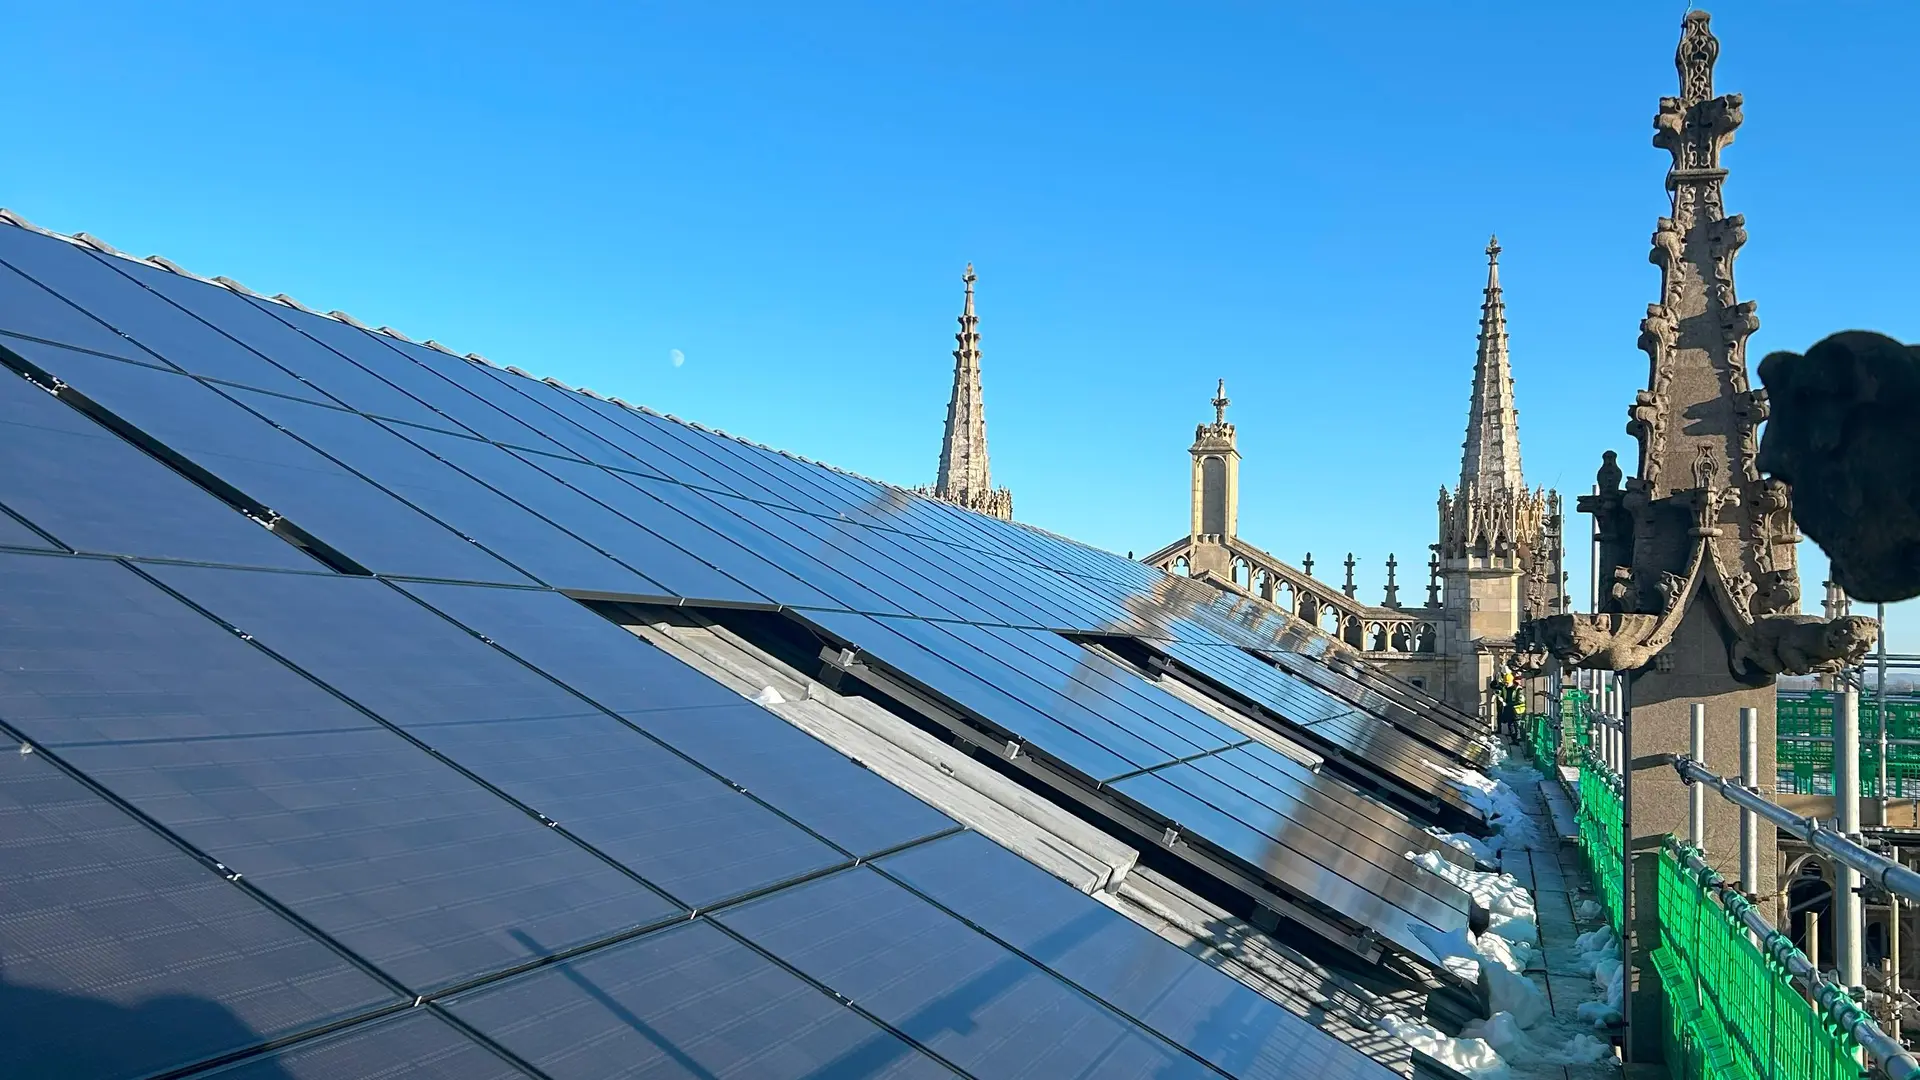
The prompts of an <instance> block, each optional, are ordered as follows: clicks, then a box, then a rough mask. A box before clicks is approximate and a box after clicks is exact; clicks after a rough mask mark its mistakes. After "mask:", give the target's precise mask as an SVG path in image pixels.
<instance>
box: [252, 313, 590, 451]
mask: <svg viewBox="0 0 1920 1080" xmlns="http://www.w3.org/2000/svg"><path fill="white" fill-rule="evenodd" d="M247 302H248V303H250V304H252V305H254V306H255V307H257V308H259V309H260V310H261V311H262V312H264V313H266V314H267V315H269V316H271V317H273V318H275V319H278V320H280V321H281V322H283V323H285V324H286V325H288V326H290V327H292V328H293V329H295V330H298V331H300V332H301V333H302V334H305V335H306V336H307V337H309V338H312V339H313V340H314V341H317V342H319V343H320V344H322V345H325V346H326V347H327V348H329V349H331V350H333V351H334V352H336V353H338V354H339V355H341V356H344V357H346V358H347V359H349V360H351V361H353V362H354V363H356V364H358V365H360V366H361V367H363V368H365V369H366V370H368V371H371V372H373V373H374V374H376V375H378V376H380V377H381V378H382V379H385V380H386V381H387V382H390V383H392V384H393V385H395V386H397V387H399V388H400V389H402V390H405V391H406V392H407V393H409V394H411V395H412V396H413V397H415V398H417V399H419V400H420V401H422V402H424V403H425V404H427V405H429V406H432V408H433V409H434V411H436V412H438V413H440V414H441V415H443V416H446V417H449V418H451V419H453V420H455V421H458V422H459V423H460V424H461V425H462V426H464V427H465V428H466V429H467V430H469V431H472V432H474V433H476V434H478V435H479V436H480V437H482V438H485V439H491V440H493V441H494V442H500V443H506V444H507V445H509V446H518V447H522V448H524V449H528V450H540V451H543V452H546V453H550V454H558V455H560V456H563V457H564V456H566V454H567V450H566V448H565V447H563V446H561V445H560V444H559V443H557V442H554V441H553V440H552V439H550V438H548V437H547V436H545V435H542V434H541V433H540V432H538V431H535V430H534V429H532V428H530V427H528V426H527V425H525V424H523V423H521V422H520V421H518V420H516V419H514V418H513V417H511V416H508V415H507V414H506V413H503V412H501V411H500V410H499V409H496V408H494V407H493V406H492V405H490V404H488V403H487V402H485V401H483V400H481V399H480V398H477V397H475V396H474V395H473V394H471V393H469V392H467V391H466V390H465V389H464V388H462V387H460V386H458V385H456V384H454V383H452V382H449V381H448V380H447V379H445V378H442V377H441V376H440V375H438V374H436V373H435V372H433V371H431V370H429V369H427V368H424V367H422V366H420V365H419V364H416V363H413V362H412V361H410V360H408V359H407V357H406V356H405V355H404V354H402V353H400V352H399V351H398V350H397V349H395V348H394V347H392V345H390V344H389V342H392V340H393V339H391V338H388V337H385V336H383V335H378V334H371V333H368V332H367V331H365V330H362V329H360V328H359V327H356V326H351V325H349V324H347V323H344V322H341V321H340V320H338V319H329V318H327V317H325V316H322V315H314V314H311V313H309V312H305V311H301V310H299V309H298V308H292V307H288V306H287V305H285V304H276V303H272V302H270V301H267V300H262V299H260V298H258V297H248V298H247ZM286 362H287V363H288V364H289V366H290V367H291V368H292V370H293V372H294V373H295V374H301V373H302V372H301V370H300V368H299V367H298V366H297V364H298V361H297V360H288V361H286ZM399 419H405V417H400V418H399Z"/></svg>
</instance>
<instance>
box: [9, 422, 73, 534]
mask: <svg viewBox="0 0 1920 1080" xmlns="http://www.w3.org/2000/svg"><path fill="white" fill-rule="evenodd" d="M6 434H7V433H6V429H5V427H4V425H0V438H5V436H6ZM0 449H4V447H0ZM4 467H5V466H4V465H0V468H4ZM5 494H9V493H8V492H6V491H5V490H4V488H0V495H5ZM0 505H3V504H0ZM0 547H13V548H32V549H33V550H35V551H58V550H60V549H59V548H57V547H55V546H54V545H53V544H52V543H50V542H48V541H47V539H46V538H45V537H43V536H41V535H40V534H39V533H36V532H34V531H33V530H32V529H29V528H27V527H26V526H25V525H22V524H21V523H20V522H19V521H18V520H16V519H15V518H14V517H13V515H11V514H8V513H6V512H4V511H0Z"/></svg>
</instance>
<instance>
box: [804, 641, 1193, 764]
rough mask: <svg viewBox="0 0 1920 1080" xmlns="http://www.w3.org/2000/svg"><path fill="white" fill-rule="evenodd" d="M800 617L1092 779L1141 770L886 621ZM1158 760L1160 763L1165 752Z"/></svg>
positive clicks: (991, 725) (1002, 731) (1006, 733)
mask: <svg viewBox="0 0 1920 1080" xmlns="http://www.w3.org/2000/svg"><path fill="white" fill-rule="evenodd" d="M798 614H799V615H800V616H801V617H802V618H803V619H804V620H805V621H807V622H809V623H811V624H813V625H815V626H818V627H820V628H821V629H823V630H825V631H826V632H827V633H829V634H831V635H833V636H834V637H836V638H838V639H839V640H841V641H845V642H848V643H850V644H851V645H852V646H853V647H854V648H856V649H859V650H863V651H866V652H870V653H871V654H872V656H873V658H874V659H875V660H876V661H877V662H879V663H882V664H884V665H886V667H888V668H889V669H891V670H893V671H895V672H898V673H899V674H901V675H904V676H906V677H907V678H908V679H909V680H911V681H912V682H913V683H916V684H918V685H919V686H921V687H924V688H926V689H928V690H931V691H933V692H934V693H936V694H938V695H940V696H941V697H944V698H946V699H947V700H948V701H951V702H953V703H954V704H955V705H957V706H959V707H960V708H961V709H962V710H965V711H966V712H967V713H968V714H970V715H971V716H972V717H974V718H975V719H978V720H981V721H983V722H985V723H986V724H988V725H989V726H990V727H991V728H992V729H993V730H996V731H998V732H1000V733H1002V734H1005V735H1010V736H1013V737H1015V738H1016V740H1017V741H1019V742H1022V743H1026V744H1030V745H1031V746H1032V747H1034V748H1036V749H1038V750H1040V751H1041V752H1042V753H1044V754H1045V755H1046V756H1048V757H1050V758H1052V759H1053V760H1055V761H1058V762H1060V763H1062V764H1063V765H1065V766H1067V767H1068V768H1070V769H1072V770H1073V771H1075V772H1078V773H1079V774H1080V775H1081V776H1083V777H1085V778H1087V779H1088V780H1089V781H1091V782H1093V783H1096V784H1097V783H1100V782H1102V781H1104V780H1106V779H1108V778H1111V777H1115V776H1124V775H1126V774H1128V773H1131V772H1134V771H1136V770H1138V769H1139V768H1141V766H1139V765H1137V764H1135V763H1133V762H1131V761H1128V760H1127V759H1125V758H1123V757H1121V756H1120V755H1119V754H1118V753H1116V752H1114V751H1113V750H1111V749H1109V748H1107V747H1106V746H1104V745H1102V744H1100V743H1098V742H1094V741H1092V740H1090V739H1089V738H1088V737H1087V736H1085V735H1082V734H1081V733H1079V732H1078V731H1075V730H1073V729H1072V728H1069V727H1066V726H1065V725H1063V724H1061V723H1060V722H1059V721H1057V720H1055V719H1053V717H1051V716H1050V715H1048V714H1047V713H1046V712H1043V711H1042V710H1041V709H1040V708H1038V707H1036V706H1034V705H1031V704H1028V703H1027V702H1024V701H1022V700H1020V699H1019V698H1016V697H1014V696H1012V695H1010V694H1009V693H1008V692H1007V691H1006V690H1005V689H1003V688H1001V687H1000V686H998V685H996V684H994V683H992V682H990V681H988V680H983V679H981V678H979V677H978V676H976V675H975V674H974V673H973V672H972V671H971V670H970V669H969V667H968V666H966V665H965V664H964V663H962V662H960V661H958V660H957V659H950V658H948V657H945V656H942V655H940V654H938V653H935V652H930V651H928V650H927V649H925V648H923V647H922V646H920V645H919V644H918V643H916V642H914V641H911V640H909V639H907V638H905V637H902V636H901V635H900V634H898V633H896V632H895V629H894V627H893V626H892V625H891V624H883V623H882V622H881V621H880V620H877V619H872V618H869V617H867V616H865V615H853V614H842V613H840V612H834V611H803V612H799V613H798ZM1159 760H1161V761H1164V760H1165V757H1164V755H1162V756H1160V758H1159Z"/></svg>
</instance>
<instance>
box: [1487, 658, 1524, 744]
mask: <svg viewBox="0 0 1920 1080" xmlns="http://www.w3.org/2000/svg"><path fill="white" fill-rule="evenodd" d="M1493 701H1494V705H1495V707H1496V708H1497V709H1498V715H1499V718H1500V734H1501V735H1502V736H1503V737H1505V738H1506V740H1507V741H1508V742H1519V741H1520V728H1521V725H1522V722H1523V721H1525V719H1526V716H1527V691H1526V688H1525V687H1523V686H1521V685H1520V681H1519V680H1518V679H1515V678H1514V677H1513V672H1511V671H1503V672H1501V673H1500V678H1499V679H1498V680H1497V682H1496V683H1495V685H1494V690H1493Z"/></svg>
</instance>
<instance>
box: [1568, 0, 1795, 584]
mask: <svg viewBox="0 0 1920 1080" xmlns="http://www.w3.org/2000/svg"><path fill="white" fill-rule="evenodd" d="M1719 54H1720V42H1719V41H1718V39H1716V38H1715V37H1714V36H1713V31H1712V30H1711V29H1709V28H1708V16H1707V13H1706V12H1704V11H1691V12H1688V13H1687V16H1686V19H1685V20H1684V21H1683V22H1682V24H1681V36H1680V45H1679V48H1678V50H1676V52H1675V55H1674V66H1675V68H1676V69H1677V71H1678V74H1679V77H1680V78H1679V81H1680V96H1678V97H1665V98H1661V99H1660V110H1659V113H1658V115H1656V116H1655V117H1654V120H1653V127H1654V136H1653V143H1654V145H1655V146H1658V147H1660V148H1661V149H1663V150H1666V151H1667V152H1668V153H1669V154H1670V155H1672V164H1671V166H1670V167H1669V169H1668V171H1667V191H1668V192H1669V193H1670V194H1671V196H1672V200H1673V202H1672V206H1673V209H1672V214H1671V216H1669V217H1663V218H1661V219H1660V220H1659V222H1658V223H1657V225H1656V226H1655V228H1654V233H1653V244H1652V250H1651V252H1650V253H1649V256H1648V258H1649V261H1651V262H1652V263H1653V264H1654V265H1655V266H1658V267H1659V268H1660V301H1659V302H1658V303H1655V304H1649V305H1647V314H1646V318H1645V319H1643V320H1641V323H1640V348H1641V349H1643V350H1645V352H1646V354H1647V359H1648V378H1647V388H1646V389H1645V390H1642V391H1640V392H1639V394H1637V395H1636V396H1635V399H1634V403H1633V405H1632V407H1631V408H1629V409H1628V410H1627V413H1628V423H1627V433H1628V434H1630V435H1632V436H1634V438H1635V439H1636V440H1637V441H1638V443H1639V448H1640V463H1639V469H1638V475H1636V476H1635V477H1633V478H1632V479H1630V480H1628V481H1627V484H1626V491H1625V492H1624V493H1623V495H1622V496H1621V497H1620V498H1619V499H1618V509H1613V508H1612V507H1609V508H1607V510H1609V511H1611V512H1603V513H1602V515H1601V516H1602V517H1603V518H1607V517H1619V516H1621V515H1622V514H1624V515H1627V516H1630V517H1631V518H1632V519H1633V520H1634V521H1635V522H1637V523H1639V525H1638V526H1637V527H1635V528H1633V529H1631V530H1630V529H1629V528H1628V527H1627V526H1626V525H1625V523H1624V522H1622V523H1620V524H1619V525H1617V526H1616V530H1617V532H1618V533H1619V534H1620V535H1621V536H1622V537H1623V538H1624V537H1625V536H1626V535H1628V534H1629V533H1630V532H1631V533H1634V534H1637V541H1636V542H1634V543H1632V544H1631V545H1624V544H1623V545H1616V546H1615V548H1614V550H1612V551H1607V552H1605V554H1607V555H1610V556H1614V557H1615V559H1616V560H1617V563H1619V564H1630V566H1631V570H1630V572H1629V573H1628V574H1626V575H1623V576H1621V577H1620V578H1618V579H1617V580H1619V581H1620V583H1621V592H1622V594H1623V595H1622V597H1621V599H1622V600H1623V601H1624V603H1622V605H1621V606H1622V608H1623V609H1624V610H1629V611H1633V610H1638V611H1645V612H1652V613H1659V612H1662V611H1664V610H1665V609H1666V607H1667V603H1666V598H1665V597H1664V596H1662V595H1661V594H1660V591H1659V586H1660V585H1661V583H1662V582H1664V581H1666V580H1667V575H1684V574H1685V572H1686V570H1687V562H1688V552H1689V551H1690V549H1691V547H1692V537H1691V536H1689V535H1681V531H1676V530H1671V529H1654V528H1652V525H1653V522H1654V521H1655V519H1656V518H1659V517H1661V511H1660V510H1659V509H1658V507H1657V506H1656V505H1654V504H1658V503H1663V502H1664V501H1666V500H1669V499H1672V498H1675V497H1676V496H1679V497H1682V498H1683V499H1685V500H1690V503H1691V504H1694V505H1695V506H1696V512H1700V511H1704V513H1705V514H1706V519H1704V520H1703V521H1702V522H1701V524H1700V526H1699V527H1701V528H1716V529H1717V530H1718V531H1717V532H1716V533H1714V534H1713V535H1714V536H1715V539H1714V540H1713V543H1712V545H1711V546H1712V549H1713V550H1712V552H1711V555H1712V557H1713V561H1714V562H1715V563H1716V565H1717V567H1718V570H1717V573H1718V575H1719V577H1720V578H1721V579H1722V580H1723V581H1724V582H1725V584H1726V586H1727V588H1728V590H1729V592H1730V593H1731V594H1732V595H1731V596H1730V597H1729V599H1730V602H1731V606H1732V607H1734V608H1735V609H1736V612H1737V615H1736V618H1737V620H1744V619H1748V618H1756V617H1759V616H1763V615H1767V614H1772V613H1775V612H1794V611H1797V610H1798V606H1799V577H1798V572H1797V571H1796V569H1795V560H1794V544H1795V542H1796V541H1798V539H1799V536H1798V534H1797V531H1796V529H1795V527H1794V524H1793V518H1792V510H1791V507H1790V505H1789V500H1788V495H1787V491H1786V488H1785V487H1784V486H1783V485H1780V484H1778V483H1775V482H1773V481H1768V480H1763V479H1762V478H1761V476H1760V471H1759V469H1758V467H1757V465H1756V463H1755V457H1756V456H1757V451H1758V446H1757V441H1758V427H1759V424H1760V422H1761V421H1762V420H1764V419H1765V418H1766V393H1765V391H1763V390H1753V389H1752V388H1751V387H1750V386H1749V384H1748V382H1747V359H1746V353H1747V338H1748V337H1749V336H1751V335H1752V334H1753V332H1754V331H1755V330H1756V329H1758V328H1759V326H1760V319H1759V317H1758V316H1756V315H1755V314H1754V304H1753V302H1752V301H1750V300H1749V301H1744V302H1743V301H1741V300H1739V299H1738V298H1737V297H1736V295H1735V293H1734V283H1733V263H1734V257H1735V256H1736V255H1737V254H1738V253H1739V251H1740V247H1741V245H1742V244H1744V243H1746V239H1747V230H1746V221H1745V219H1744V218H1742V217H1741V216H1740V215H1738V214H1734V215H1728V214H1727V212H1726V207H1725V205H1724V202H1723V198H1722V194H1723V193H1722V189H1723V187H1724V185H1725V183H1726V177H1727V170H1726V169H1725V168H1724V167H1723V166H1722V165H1721V163H1720V154H1721V152H1722V151H1723V150H1725V149H1726V147H1727V146H1728V145H1729V144H1730V143H1732V142H1733V136H1734V131H1735V130H1736V129H1738V128H1739V126H1740V122H1741V119H1742V115H1741V99H1740V95H1738V94H1726V95H1722V96H1719V97H1715V96H1714V90H1713V65H1714V61H1715V60H1716V59H1717V58H1718V56H1719ZM1595 501H1596V503H1597V502H1599V501H1600V500H1595ZM1708 504H1711V505H1708ZM1723 509H1724V512H1722V511H1723ZM1603 531H1605V530H1603ZM1627 546H1630V547H1631V549H1632V550H1631V554H1630V555H1629V554H1628V553H1627V551H1626V550H1624V548H1625V547H1627ZM1669 591H1670V590H1669Z"/></svg>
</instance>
